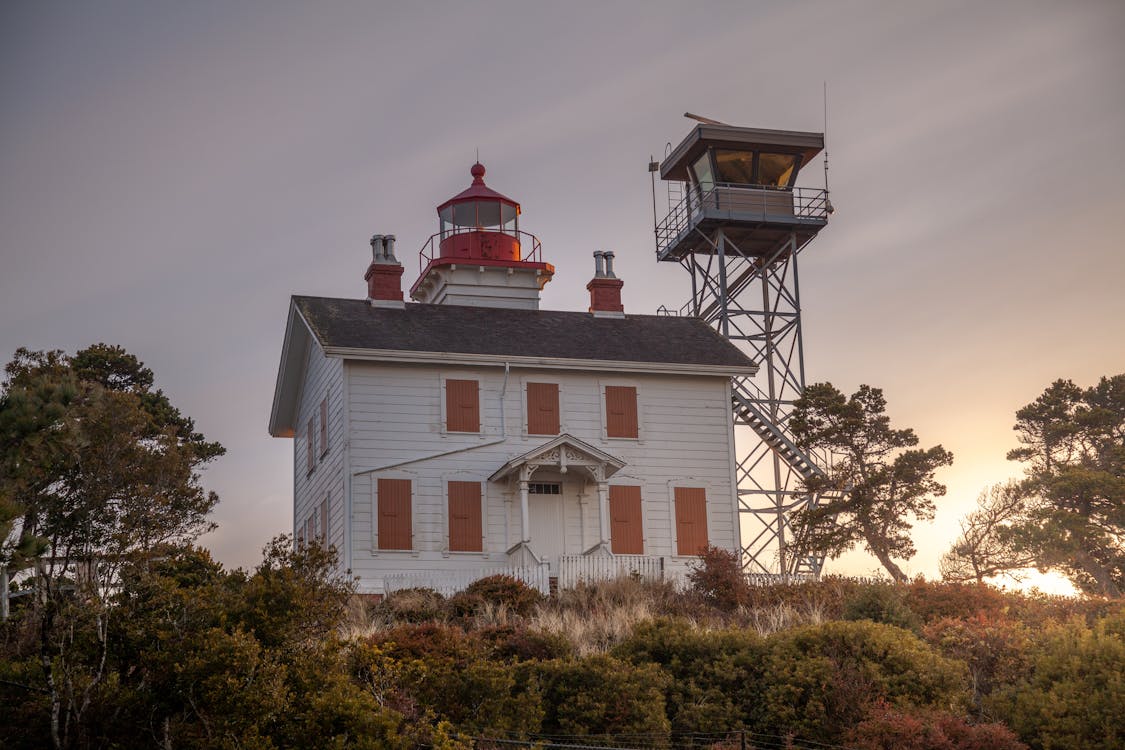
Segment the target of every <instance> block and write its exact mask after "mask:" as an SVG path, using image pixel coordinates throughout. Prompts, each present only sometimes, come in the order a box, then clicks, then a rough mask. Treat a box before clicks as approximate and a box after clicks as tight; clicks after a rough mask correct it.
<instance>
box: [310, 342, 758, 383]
mask: <svg viewBox="0 0 1125 750" xmlns="http://www.w3.org/2000/svg"><path fill="white" fill-rule="evenodd" d="M324 353H325V355H326V356H329V357H341V358H344V359H355V360H364V361H374V362H392V363H401V364H446V365H448V364H455V365H470V366H472V365H486V366H488V365H493V366H503V365H509V366H512V367H532V368H541V369H550V370H600V371H607V372H623V371H624V372H641V373H656V374H661V375H704V376H710V377H743V376H750V377H752V376H754V375H756V374H757V372H758V366H757V365H755V364H750V365H745V366H740V365H707V364H695V363H678V362H635V361H627V360H603V359H568V358H563V357H551V358H548V357H527V356H518V355H508V354H464V353H459V352H422V351H402V350H398V349H359V348H352V347H343V346H326V347H324Z"/></svg>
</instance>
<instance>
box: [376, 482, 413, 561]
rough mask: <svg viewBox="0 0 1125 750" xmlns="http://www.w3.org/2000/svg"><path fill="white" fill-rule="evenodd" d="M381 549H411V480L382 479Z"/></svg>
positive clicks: (379, 491) (380, 498) (380, 489)
mask: <svg viewBox="0 0 1125 750" xmlns="http://www.w3.org/2000/svg"><path fill="white" fill-rule="evenodd" d="M378 493H379V527H378V528H379V549H411V548H412V547H413V545H412V544H411V536H412V535H411V524H410V480H409V479H380V480H379V485H378Z"/></svg>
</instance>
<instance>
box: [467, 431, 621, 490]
mask: <svg viewBox="0 0 1125 750" xmlns="http://www.w3.org/2000/svg"><path fill="white" fill-rule="evenodd" d="M559 448H570V449H572V450H573V451H575V452H577V453H579V454H582V455H585V456H587V457H588V458H589V459H591V460H593V461H594V462H595V463H598V464H601V465H602V466H604V467H605V478H606V479H609V478H610V477H611V476H613V475H614V474H616V473H617V472H619V471H621V469H622V468H624V467H625V462H624V461H622V460H621V459H620V458H617V457H616V456H611V455H610V454H608V453H606V452H605V451H602V450H599V449H597V448H595V447H594V446H592V445H590V444H589V443H587V442H585V441H582V440H579V439H578V438H576V437H574V436H573V435H570V434H568V433H565V432H564V433H563V434H562V435H559V436H558V437H557V438H552V439H551V440H548V441H547V442H545V443H543V444H542V445H540V446H537V447H535V448H532V449H531V450H529V451H528V452H527V453H524V454H523V455H520V456H516V457H515V458H513V459H512V460H511V461H508V462H507V463H506V464H504V465H503V466H501V467H500V468H499V469H497V470H496V471H494V472H492V476H490V477H489V478H488V481H490V482H497V481H499V480H501V479H503V478H504V477H506V476H508V475H509V474H511V473H512V472H514V471H518V470H519V469H520V467H522V466H523V465H524V464H527V463H530V462H534V461H535V459H537V458H539V457H541V456H543V455H544V454H546V453H550V452H551V451H553V450H556V449H559ZM559 456H560V457H561V460H557V463H558V465H559V466H560V467H565V466H566V463H567V462H566V452H565V451H562V450H560V451H559ZM564 470H565V469H564Z"/></svg>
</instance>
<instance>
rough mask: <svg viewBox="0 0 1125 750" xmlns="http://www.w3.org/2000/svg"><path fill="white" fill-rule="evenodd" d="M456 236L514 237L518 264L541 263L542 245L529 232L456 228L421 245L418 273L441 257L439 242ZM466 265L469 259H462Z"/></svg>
mask: <svg viewBox="0 0 1125 750" xmlns="http://www.w3.org/2000/svg"><path fill="white" fill-rule="evenodd" d="M458 234H479V235H489V234H502V235H505V236H507V237H514V238H515V239H516V240H518V241H519V243H520V262H522V263H542V262H543V245H542V244H541V243H540V242H539V238H538V237H536V236H535V235H534V234H532V233H531V232H525V231H523V230H522V229H504V230H500V229H480V228H476V227H457V228H455V229H447V230H445V231H444V232H435V233H434V234H431V235H430V239H428V240H426V241H425V242H424V243H423V244H422V249H421V250H419V251H418V271H419V272H421V271H424V270H426V266H428V265H429V264H430V262H431V261H433V260H435V259H436V258H440V257H441V242H442V240H446V239H448V238H450V237H452V236H454V235H458ZM464 260H465V262H466V263H471V262H472V259H471V258H466V259H464Z"/></svg>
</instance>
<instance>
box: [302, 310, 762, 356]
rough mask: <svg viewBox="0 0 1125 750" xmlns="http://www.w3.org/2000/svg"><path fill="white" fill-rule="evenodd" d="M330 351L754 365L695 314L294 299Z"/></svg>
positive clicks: (315, 333)
mask: <svg viewBox="0 0 1125 750" xmlns="http://www.w3.org/2000/svg"><path fill="white" fill-rule="evenodd" d="M293 303H294V305H295V306H296V308H297V310H298V311H300V314H301V316H302V317H303V318H304V319H305V320H306V321H307V322H308V324H309V327H310V328H311V329H312V332H313V334H314V335H315V336H316V338H317V340H318V341H319V343H320V345H321V347H323V348H324V349H325V350H326V351H327V350H340V349H349V350H363V349H368V350H380V351H394V352H419V353H421V352H428V353H433V352H440V353H448V354H464V355H478V356H487V357H492V356H494V357H518V358H520V359H524V358H542V359H552V360H556V359H573V360H588V361H589V360H594V361H604V362H620V363H630V362H631V363H650V364H665V365H686V366H693V365H694V366H703V367H706V368H708V369H710V368H712V367H714V368H729V369H730V370H731V371H735V372H745V371H746V370H749V369H753V368H754V363H753V362H752V361H751V360H750V358H749V357H747V356H746V355H745V354H743V353H742V352H741V351H740V350H739V349H737V348H736V347H735V346H733V345H732V344H731V343H730V342H729V341H727V340H726V339H724V338H723V337H722V336H720V335H719V334H718V333H717V332H716V331H715V330H714V329H712V328H711V327H710V326H708V325H707V324H706V323H704V322H703V321H702V320H699V319H698V318H681V317H669V316H662V315H628V316H626V317H624V318H609V317H595V316H593V315H591V314H589V313H583V312H562V311H556V310H513V309H508V308H491V307H488V308H486V307H464V306H456V305H421V304H407V305H406V306H405V308H403V309H394V308H391V309H388V308H379V307H372V306H371V305H369V304H367V302H366V301H364V300H356V299H335V298H328V297H299V296H295V297H293Z"/></svg>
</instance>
